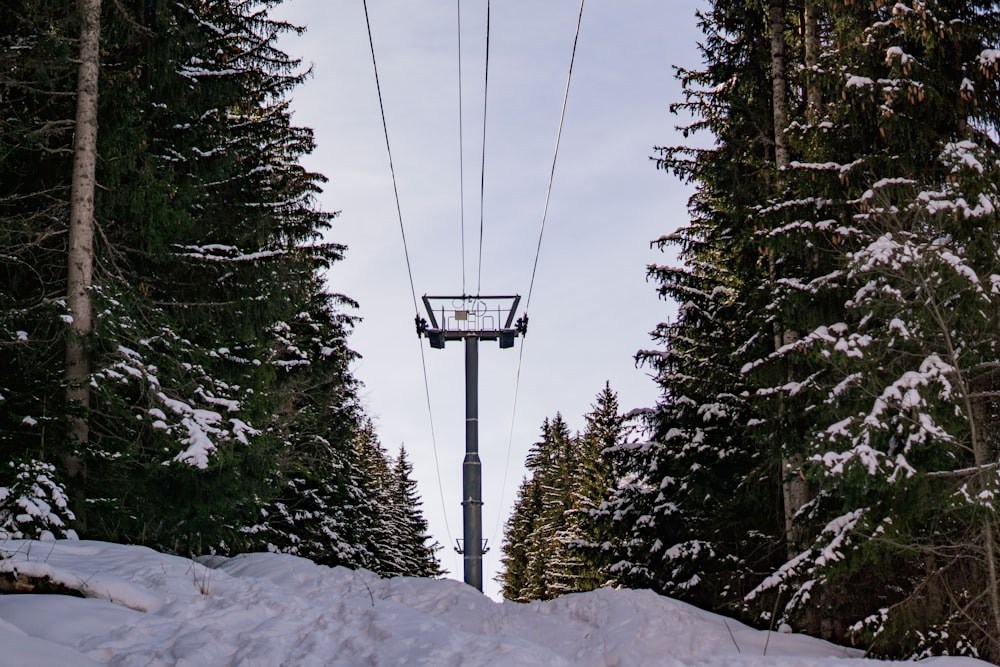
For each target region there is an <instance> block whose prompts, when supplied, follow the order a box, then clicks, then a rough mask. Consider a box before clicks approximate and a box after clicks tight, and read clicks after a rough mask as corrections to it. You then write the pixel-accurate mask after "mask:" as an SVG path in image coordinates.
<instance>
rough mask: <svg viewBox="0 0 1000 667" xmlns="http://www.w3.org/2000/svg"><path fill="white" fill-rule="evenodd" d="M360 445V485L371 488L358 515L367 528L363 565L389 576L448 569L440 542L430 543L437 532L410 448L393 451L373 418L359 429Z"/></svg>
mask: <svg viewBox="0 0 1000 667" xmlns="http://www.w3.org/2000/svg"><path fill="white" fill-rule="evenodd" d="M354 451H355V455H356V457H357V462H358V469H359V474H360V485H361V486H362V488H364V489H365V490H366V493H365V498H364V501H365V502H364V504H363V505H362V506H361V507H359V513H360V515H359V516H357V517H355V522H356V523H357V524H358V525H359V526H360V527H361V529H362V531H363V534H362V544H363V545H364V548H365V551H366V560H365V561H364V562H363V563H362V564H363V566H364V567H366V568H368V569H370V570H372V571H374V572H377V573H379V574H381V575H382V576H386V577H399V576H409V577H436V576H440V575H441V574H443V573H444V572H443V570H442V569H441V564H440V562H439V560H438V557H437V552H438V551H439V550H440V546H438V544H437V543H432V544H428V541H429V540H430V539H431V538H430V536H429V535H428V534H427V522H426V520H425V519H424V517H423V514H422V512H421V511H420V498H419V496H418V494H417V491H416V483H415V482H414V480H413V479H412V477H411V473H412V470H413V468H412V465H411V464H410V462H409V459H408V458H407V456H406V450H405V449H403V448H402V447H401V448H400V450H399V456H397V457H396V458H395V459H392V458H390V457H389V456H387V455H386V452H385V450H384V449H383V448H382V444H381V442H379V439H378V436H377V435H376V433H375V429H374V426H373V425H372V423H371V422H370V421H368V422H366V423H365V425H364V427H363V428H362V429H361V430H360V431H359V433H358V435H357V438H356V440H355V443H354Z"/></svg>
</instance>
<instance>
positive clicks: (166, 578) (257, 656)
mask: <svg viewBox="0 0 1000 667" xmlns="http://www.w3.org/2000/svg"><path fill="white" fill-rule="evenodd" d="M0 558H2V560H0V575H6V576H8V577H10V576H12V575H16V574H20V575H23V576H32V577H47V578H49V579H51V580H52V581H53V582H57V583H62V584H64V585H67V586H69V587H72V588H75V589H78V590H80V591H81V592H83V594H84V595H86V598H77V597H69V596H63V595H8V596H0V647H2V648H0V665H3V666H8V665H9V666H11V667H14V666H17V667H28V666H30V667H54V666H64V665H72V666H74V667H76V666H90V665H95V664H106V665H123V666H124V665H143V666H159V665H164V666H165V665H187V666H195V665H204V666H209V665H210V666H213V667H218V666H223V665H248V666H249V665H260V666H262V667H263V666H267V667H274V666H278V665H288V666H293V665H295V666H297V665H343V666H350V667H356V666H359V665H434V666H439V665H440V666H455V667H458V666H460V665H461V666H480V665H482V666H486V665H490V666H499V665H516V666H525V667H532V666H538V667H543V666H544V667H556V666H559V665H573V666H581V667H591V666H593V667H598V666H600V667H612V666H620V667H626V666H629V665H696V664H697V665H727V666H730V665H731V666H733V667H745V666H750V665H768V666H769V667H792V666H794V667H814V666H815V667H830V666H831V665H834V664H837V665H844V662H843V661H844V660H845V659H848V658H857V657H858V656H859V655H860V652H858V651H853V650H850V649H845V648H843V647H839V646H835V645H832V644H829V643H827V642H823V641H820V640H816V639H812V638H809V637H804V636H801V635H791V634H778V633H767V632H762V631H758V630H754V629H751V628H749V627H747V626H744V625H742V624H740V623H738V622H736V621H733V620H729V619H724V618H722V617H720V616H716V615H714V614H711V613H708V612H704V611H701V610H699V609H697V608H695V607H692V606H690V605H686V604H684V603H681V602H677V601H675V600H671V599H669V598H664V597H661V596H658V595H656V594H654V593H651V592H648V591H615V590H608V589H603V590H598V591H594V592H590V593H580V594H575V595H567V596H564V597H562V598H559V599H557V600H554V601H552V602H536V603H532V604H526V605H525V604H516V603H511V602H505V603H496V602H494V601H492V600H490V599H489V598H486V597H484V596H483V595H481V594H479V593H478V592H476V591H474V590H473V589H471V588H469V587H468V586H466V585H465V584H462V583H460V582H457V581H452V580H430V579H412V578H397V579H380V578H378V577H377V576H376V575H374V574H372V573H370V572H367V571H355V570H348V569H345V568H328V567H325V566H321V565H316V564H314V563H312V562H310V561H308V560H304V559H302V558H297V557H294V556H287V555H278V554H265V553H259V554H245V555H241V556H237V557H234V558H215V557H210V558H204V559H199V560H200V561H201V562H195V561H192V560H189V559H185V558H179V557H176V556H167V555H164V554H160V553H157V552H155V551H152V550H150V549H146V548H143V547H134V546H121V545H117V544H108V543H103V542H86V541H56V542H35V541H6V542H2V543H0ZM859 662H860V663H869V662H874V661H867V660H860V661H859V660H853V661H852V663H851V664H852V665H858V664H859ZM933 662H934V667H944V666H945V665H951V664H954V665H955V666H956V667H974V666H975V665H977V664H986V663H981V662H979V661H976V660H971V659H963V658H936V659H934V660H933Z"/></svg>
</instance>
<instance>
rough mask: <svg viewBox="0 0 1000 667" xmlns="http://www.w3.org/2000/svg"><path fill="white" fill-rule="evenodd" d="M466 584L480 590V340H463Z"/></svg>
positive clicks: (481, 547) (481, 487) (481, 490)
mask: <svg viewBox="0 0 1000 667" xmlns="http://www.w3.org/2000/svg"><path fill="white" fill-rule="evenodd" d="M462 517H463V526H464V540H465V543H464V551H465V554H464V555H465V583H467V584H468V585H470V586H473V587H474V588H476V590H478V591H480V592H482V590H483V476H482V466H481V464H480V461H479V337H478V336H474V335H470V336H466V337H465V461H464V463H463V464H462Z"/></svg>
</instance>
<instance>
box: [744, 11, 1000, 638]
mask: <svg viewBox="0 0 1000 667" xmlns="http://www.w3.org/2000/svg"><path fill="white" fill-rule="evenodd" d="M827 25H828V26H830V27H829V30H830V34H829V36H828V38H827V39H828V40H829V41H830V42H832V43H835V44H837V45H839V46H840V48H837V49H830V50H828V53H827V56H826V62H825V63H822V68H821V69H822V71H823V72H824V76H823V77H822V80H823V83H822V85H823V86H824V87H825V89H826V90H827V91H828V94H826V95H824V98H825V99H829V100H831V102H830V103H829V104H828V105H827V108H826V111H825V113H826V114H827V120H828V122H827V124H826V126H825V127H818V126H813V127H809V126H803V128H802V130H801V132H802V139H803V140H804V141H807V142H809V144H810V145H811V146H812V147H813V150H814V151H817V153H819V154H820V155H822V152H825V153H826V156H828V157H826V158H825V161H824V158H820V159H817V160H815V161H814V162H810V163H808V164H802V165H801V166H800V170H801V171H806V170H810V171H812V172H813V173H814V176H813V178H812V180H813V181H814V185H813V188H814V189H815V188H816V184H817V183H819V184H822V183H823V182H824V180H826V181H830V180H836V181H837V182H839V183H840V184H841V186H842V191H843V194H842V195H841V196H840V198H839V199H840V201H841V202H843V203H846V204H847V206H844V207H843V208H846V212H845V213H842V214H841V215H840V216H839V220H838V219H835V220H833V223H834V224H832V225H831V224H829V223H825V226H826V228H827V237H828V242H829V245H830V246H833V247H835V248H836V250H837V254H838V255H839V257H840V258H841V261H842V266H843V267H844V279H845V280H840V279H838V281H839V282H841V283H844V282H846V283H847V284H849V285H852V286H853V288H852V289H851V290H850V292H849V295H848V297H847V306H846V312H844V313H842V314H841V316H840V317H841V318H842V319H834V318H831V319H829V320H827V321H826V322H823V323H816V324H817V326H813V327H811V328H810V329H807V331H810V332H811V333H810V335H808V336H806V338H805V339H804V340H803V341H801V342H799V343H798V344H797V345H795V346H794V349H793V350H792V351H794V352H795V353H796V354H798V355H800V356H802V355H807V356H808V357H812V358H814V359H817V360H818V359H822V360H824V363H823V366H824V367H825V369H827V370H826V373H825V374H824V375H817V376H816V377H814V378H811V380H810V383H811V384H812V385H813V386H814V387H815V388H818V389H821V390H822V391H823V394H824V395H823V396H822V398H823V399H824V400H823V401H822V402H817V405H816V408H815V409H814V410H813V411H812V415H813V416H814V418H815V419H816V421H817V425H818V428H817V429H816V430H815V432H814V434H813V437H812V439H811V441H809V443H808V444H809V445H810V446H811V448H812V452H811V459H812V461H813V465H814V466H815V467H814V468H813V470H812V472H813V483H814V485H816V486H817V487H818V489H819V493H818V494H817V496H816V500H815V501H814V502H813V503H811V505H810V507H808V508H807V509H808V512H807V513H806V514H807V516H806V521H804V522H803V527H805V526H808V527H809V531H810V533H811V537H810V538H809V539H806V540H805V545H804V546H805V548H804V550H803V551H802V553H801V554H797V555H796V557H795V558H794V559H793V560H791V561H789V562H788V563H787V564H786V565H785V566H784V567H782V568H781V569H779V570H778V571H777V572H776V575H775V576H774V577H773V578H770V579H768V580H766V581H765V582H764V583H763V584H762V586H761V587H760V590H764V589H770V590H775V589H777V590H783V591H785V592H786V594H787V595H789V596H791V600H790V602H789V603H788V606H787V611H786V616H787V617H788V618H801V617H802V616H803V615H805V616H808V614H809V613H810V612H811V613H812V614H813V615H823V616H826V617H828V618H832V619H835V620H834V621H833V622H832V623H831V626H832V627H827V628H825V629H824V631H825V632H829V633H830V634H831V635H832V636H835V637H844V636H845V635H847V634H848V633H851V634H853V635H854V636H855V637H864V638H865V639H864V641H868V642H873V645H874V646H875V647H877V649H878V650H880V651H886V652H890V653H893V654H902V655H908V654H917V655H919V654H922V653H924V652H937V651H941V650H947V651H949V652H955V651H977V650H978V651H979V652H980V653H981V654H982V655H984V656H990V655H992V656H996V655H997V650H998V646H997V645H996V644H995V642H994V641H993V640H992V639H989V638H988V637H989V636H991V632H990V631H987V630H985V628H989V627H996V620H997V619H998V618H1000V615H998V612H1000V601H998V598H997V595H996V593H995V592H987V594H986V595H984V596H983V597H981V598H980V597H975V600H974V601H973V602H967V601H960V600H962V597H963V595H965V593H963V592H962V591H963V590H965V589H964V585H963V584H960V583H958V579H953V578H952V577H959V578H961V579H962V580H965V578H967V577H970V576H971V577H973V578H979V579H982V580H985V581H992V580H994V579H995V578H996V577H997V574H996V556H995V553H996V551H995V549H996V546H995V545H996V540H995V531H996V527H995V526H996V524H995V518H994V517H995V515H993V514H992V512H993V510H992V509H986V507H987V506H988V505H989V503H987V504H986V505H985V506H984V504H983V502H982V499H983V497H984V496H982V495H980V496H979V498H980V500H978V501H973V500H972V498H973V497H975V495H976V493H979V494H984V493H985V494H987V495H988V494H990V493H992V492H991V491H990V485H991V484H992V482H986V483H985V486H984V482H983V478H982V476H981V474H982V472H983V470H982V468H981V466H982V465H983V463H984V462H985V461H987V460H992V458H993V454H992V452H995V451H996V449H995V445H993V444H991V443H990V441H989V439H988V438H985V437H983V436H981V435H979V434H981V433H985V432H988V431H989V430H990V427H989V426H988V425H989V424H990V420H991V416H990V415H991V408H990V407H989V406H990V404H991V401H992V400H993V399H992V392H991V383H992V381H991V380H990V374H991V371H990V370H989V365H990V364H991V363H992V359H993V358H995V352H994V350H993V348H992V342H991V341H992V337H993V334H992V324H991V323H992V322H993V321H994V320H993V314H992V313H993V307H992V305H991V303H990V301H991V299H990V296H989V294H990V293H989V292H988V291H987V290H985V289H983V288H982V287H981V285H983V284H985V282H986V277H987V276H991V275H993V272H994V270H995V266H994V257H995V252H996V251H995V248H994V247H993V243H992V237H993V234H992V232H991V231H989V230H990V229H991V225H992V221H993V219H994V217H995V213H994V211H995V209H996V206H995V202H996V192H995V189H994V186H992V185H988V183H989V182H990V169H992V168H993V166H994V165H995V164H996V157H995V156H996V142H995V140H994V139H993V138H992V137H995V133H996V129H995V128H996V122H997V111H996V107H995V100H996V98H997V92H998V91H997V86H996V84H995V83H994V82H993V80H992V78H991V74H992V69H993V68H994V67H995V64H994V63H995V58H994V57H993V55H992V54H993V53H994V49H995V46H996V44H997V42H998V35H997V16H996V12H995V8H994V7H993V6H992V3H971V4H970V3H951V2H918V3H897V4H895V5H892V6H890V5H888V4H880V3H876V4H875V5H873V6H871V7H870V8H866V9H865V10H864V11H859V10H858V9H857V8H855V9H854V10H852V11H848V10H846V9H843V10H836V11H835V10H834V9H832V8H831V9H830V10H829V20H828V22H827ZM845 149H851V150H853V152H852V153H850V154H845ZM831 159H835V160H836V162H832V163H831V162H830V161H829V160H831ZM987 165H989V166H987ZM825 174H831V176H832V178H829V177H827V176H825ZM850 195H853V196H850ZM824 213H825V212H824ZM821 224H824V221H823V220H816V221H815V222H814V223H811V225H810V226H812V227H814V228H816V229H819V228H820V225H821ZM803 226H804V225H803ZM838 292H839V293H840V294H841V295H842V294H843V288H840V289H839V290H837V291H835V292H833V293H834V294H836V293H838ZM830 294H831V290H830V285H829V284H828V285H822V286H820V285H817V289H815V290H814V297H813V298H817V299H830ZM831 300H832V299H831ZM831 314H832V313H831ZM832 315H833V317H837V315H836V314H832ZM980 322H983V323H990V324H986V328H985V330H983V329H981V328H980V327H979V326H978V325H979V323H980ZM956 471H967V472H964V473H958V474H956ZM806 472H807V473H808V472H809V471H808V470H806ZM988 476H989V477H992V475H991V474H988ZM963 485H965V486H963ZM970 489H971V490H972V495H965V494H968V493H969V492H970ZM807 534H809V533H807ZM943 554H948V555H947V556H943ZM973 562H975V563H977V564H978V565H977V566H975V568H974V569H977V570H978V574H975V575H973V574H972V573H971V571H970V570H969V569H968V568H969V567H970V563H973ZM959 572H961V574H959ZM844 590H850V591H852V593H853V594H852V595H851V596H844V595H843V591H844ZM987 590H988V591H995V590H996V587H994V586H992V585H989V586H988V588H987ZM972 619H975V620H972ZM995 635H996V631H995V630H994V631H992V636H995Z"/></svg>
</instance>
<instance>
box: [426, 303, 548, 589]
mask: <svg viewBox="0 0 1000 667" xmlns="http://www.w3.org/2000/svg"><path fill="white" fill-rule="evenodd" d="M423 301H424V307H425V308H426V309H427V318H428V319H429V320H430V321H429V322H428V319H424V318H422V317H420V316H419V315H418V316H417V318H416V319H417V335H418V336H426V337H427V340H428V341H430V344H431V347H433V348H436V349H443V348H444V346H445V343H446V342H448V341H450V340H463V341H465V459H464V461H463V463H462V518H463V541H462V542H463V543H462V546H461V548H460V549H459V551H460V552H461V553H462V554H463V556H464V559H465V562H464V565H465V583H467V584H469V585H470V586H473V587H474V588H476V589H477V590H479V591H480V592H482V590H483V488H482V486H483V484H482V464H481V463H480V460H479V341H480V340H499V341H500V347H501V348H509V347H513V346H514V339H515V338H516V337H517V336H518V334H522V335H523V334H524V333H526V332H527V329H528V317H527V316H526V315H523V316H521V317H520V318H518V320H517V321H515V320H514V315H515V314H516V311H517V306H518V304H520V302H521V297H520V296H518V295H516V294H515V295H509V296H479V295H477V296H468V295H462V296H427V295H424V297H423Z"/></svg>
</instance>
